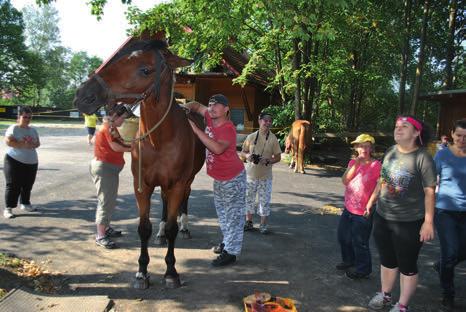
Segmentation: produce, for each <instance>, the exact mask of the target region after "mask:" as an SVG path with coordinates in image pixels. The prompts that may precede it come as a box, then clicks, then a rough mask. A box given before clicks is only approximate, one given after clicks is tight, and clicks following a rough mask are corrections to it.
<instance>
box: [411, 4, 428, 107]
mask: <svg viewBox="0 0 466 312" xmlns="http://www.w3.org/2000/svg"><path fill="white" fill-rule="evenodd" d="M429 9H430V8H429V0H425V1H424V13H423V15H422V29H421V39H420V46H419V61H418V63H417V68H416V80H415V82H414V90H413V101H412V103H411V109H410V114H412V115H414V114H415V113H416V105H417V102H418V98H419V91H420V89H421V80H422V72H423V69H424V62H425V56H424V54H425V46H426V37H427V21H428V19H429Z"/></svg>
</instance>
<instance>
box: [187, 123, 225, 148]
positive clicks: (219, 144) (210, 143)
mask: <svg viewBox="0 0 466 312" xmlns="http://www.w3.org/2000/svg"><path fill="white" fill-rule="evenodd" d="M189 124H190V125H191V127H192V128H193V131H194V134H196V135H197V136H198V138H199V140H201V142H202V143H203V144H204V145H205V147H207V149H208V150H209V151H211V152H212V153H214V154H216V155H219V154H222V153H223V152H224V151H226V149H227V148H228V147H229V146H230V142H228V141H223V140H218V141H216V140H214V139H212V138H210V137H209V136H208V135H207V134H206V133H205V132H204V131H202V130H201V129H199V128H198V127H197V126H196V124H195V123H194V122H192V121H191V120H189Z"/></svg>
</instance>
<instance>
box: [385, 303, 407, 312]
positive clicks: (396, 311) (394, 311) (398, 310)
mask: <svg viewBox="0 0 466 312" xmlns="http://www.w3.org/2000/svg"><path fill="white" fill-rule="evenodd" d="M408 311H409V310H408V307H403V308H402V307H401V306H400V303H399V302H397V303H396V304H395V305H394V306H393V307H392V308H391V309H390V311H389V312H408Z"/></svg>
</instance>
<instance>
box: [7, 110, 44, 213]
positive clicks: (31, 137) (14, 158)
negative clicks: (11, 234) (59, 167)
mask: <svg viewBox="0 0 466 312" xmlns="http://www.w3.org/2000/svg"><path fill="white" fill-rule="evenodd" d="M31 118H32V111H31V109H30V108H29V107H20V108H19V109H18V119H17V122H16V124H14V125H11V126H10V127H9V128H8V129H7V130H6V133H5V143H6V145H7V151H6V155H5V159H4V162H3V172H4V174H5V181H6V187H5V209H4V210H3V216H4V217H5V218H7V219H10V218H13V217H14V214H13V213H12V209H13V208H16V206H17V205H18V198H19V199H20V203H21V205H20V208H21V210H23V211H28V212H31V211H35V209H34V208H33V207H32V206H31V202H30V197H31V190H32V186H33V185H34V181H35V180H36V174H37V166H38V158H37V152H36V148H38V147H39V146H40V141H39V134H38V133H37V131H36V129H34V128H33V127H30V126H29V123H30V122H31Z"/></svg>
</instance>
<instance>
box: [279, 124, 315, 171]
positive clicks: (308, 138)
mask: <svg viewBox="0 0 466 312" xmlns="http://www.w3.org/2000/svg"><path fill="white" fill-rule="evenodd" d="M311 144H312V128H311V123H310V122H309V121H307V120H302V119H298V120H295V121H294V122H293V124H292V125H291V130H290V132H289V133H288V136H287V137H286V139H285V153H289V152H290V151H291V152H292V157H291V162H290V168H293V164H294V172H295V173H296V172H299V173H303V174H304V173H306V172H305V171H304V155H305V154H306V151H307V150H308V148H309V147H310V146H311Z"/></svg>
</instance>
